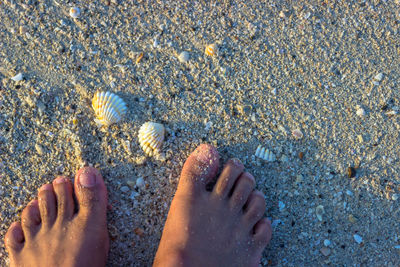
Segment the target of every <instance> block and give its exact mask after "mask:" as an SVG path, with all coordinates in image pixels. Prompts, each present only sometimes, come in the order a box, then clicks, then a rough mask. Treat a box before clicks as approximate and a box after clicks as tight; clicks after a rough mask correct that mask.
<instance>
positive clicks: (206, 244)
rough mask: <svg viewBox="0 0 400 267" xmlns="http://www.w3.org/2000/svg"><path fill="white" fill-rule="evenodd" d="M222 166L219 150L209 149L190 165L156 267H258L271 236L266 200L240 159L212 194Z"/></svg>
mask: <svg viewBox="0 0 400 267" xmlns="http://www.w3.org/2000/svg"><path fill="white" fill-rule="evenodd" d="M218 165H219V155H218V152H217V150H216V149H215V148H214V147H213V146H210V145H204V144H203V145H200V146H199V147H198V148H197V149H196V150H195V151H194V152H193V153H192V154H191V155H190V156H189V157H188V159H187V160H186V162H185V165H184V166H183V169H182V174H181V178H180V181H179V185H178V189H177V191H176V194H175V197H174V199H173V200H172V203H171V207H170V210H169V213H168V218H167V221H166V223H165V226H164V231H163V235H162V237H161V241H160V245H159V248H158V251H157V254H156V257H155V260H154V266H163V267H164V266H208V267H211V266H218V267H220V266H258V264H259V262H260V259H261V254H262V252H263V250H264V248H265V247H266V245H267V244H268V243H269V241H270V239H271V234H272V230H271V223H270V222H269V220H267V219H266V218H263V215H264V211H265V199H264V195H263V194H262V193H261V192H259V191H253V189H254V186H255V180H254V177H253V176H252V175H251V174H249V173H247V172H243V170H244V166H243V164H242V163H240V161H239V160H237V159H231V160H229V161H228V162H227V164H226V165H225V167H224V169H223V171H222V173H221V175H220V176H219V178H218V180H217V183H216V184H215V186H214V189H213V191H212V192H208V191H207V190H206V184H207V183H209V182H210V181H211V180H212V179H213V178H214V177H215V176H216V174H217V170H218Z"/></svg>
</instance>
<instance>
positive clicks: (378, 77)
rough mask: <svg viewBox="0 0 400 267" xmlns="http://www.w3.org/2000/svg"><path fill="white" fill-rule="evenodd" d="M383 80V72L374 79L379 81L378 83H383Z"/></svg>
mask: <svg viewBox="0 0 400 267" xmlns="http://www.w3.org/2000/svg"><path fill="white" fill-rule="evenodd" d="M382 79H383V73H382V72H381V73H378V74H377V75H375V77H374V80H375V81H378V82H380V81H382Z"/></svg>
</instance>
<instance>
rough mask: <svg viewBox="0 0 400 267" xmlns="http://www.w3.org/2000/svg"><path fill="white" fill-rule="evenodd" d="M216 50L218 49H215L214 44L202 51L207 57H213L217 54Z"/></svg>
mask: <svg viewBox="0 0 400 267" xmlns="http://www.w3.org/2000/svg"><path fill="white" fill-rule="evenodd" d="M217 50H218V47H217V45H216V44H210V45H207V47H206V50H205V51H204V53H205V54H206V55H207V56H215V55H216V54H217Z"/></svg>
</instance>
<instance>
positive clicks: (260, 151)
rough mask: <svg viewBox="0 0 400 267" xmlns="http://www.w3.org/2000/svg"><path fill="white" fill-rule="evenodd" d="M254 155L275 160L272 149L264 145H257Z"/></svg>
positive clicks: (267, 159) (271, 160) (270, 160)
mask: <svg viewBox="0 0 400 267" xmlns="http://www.w3.org/2000/svg"><path fill="white" fill-rule="evenodd" d="M254 155H255V156H256V157H258V158H260V159H263V160H266V161H269V162H274V161H275V160H276V157H275V155H274V153H272V151H271V150H269V149H268V148H267V149H266V148H265V147H262V146H261V145H259V146H258V147H257V149H256V153H255V154H254Z"/></svg>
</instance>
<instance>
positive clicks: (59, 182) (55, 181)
mask: <svg viewBox="0 0 400 267" xmlns="http://www.w3.org/2000/svg"><path fill="white" fill-rule="evenodd" d="M66 182H67V179H65V178H64V177H58V178H57V179H55V180H54V183H55V184H62V183H66Z"/></svg>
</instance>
